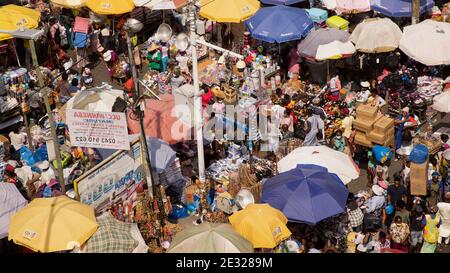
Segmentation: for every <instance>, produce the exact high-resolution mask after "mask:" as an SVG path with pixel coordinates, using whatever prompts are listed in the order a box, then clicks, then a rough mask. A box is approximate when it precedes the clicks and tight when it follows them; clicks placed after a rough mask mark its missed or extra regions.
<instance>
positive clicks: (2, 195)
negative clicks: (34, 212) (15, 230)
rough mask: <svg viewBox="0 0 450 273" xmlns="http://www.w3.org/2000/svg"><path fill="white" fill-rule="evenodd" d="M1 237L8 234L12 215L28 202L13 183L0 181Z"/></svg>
mask: <svg viewBox="0 0 450 273" xmlns="http://www.w3.org/2000/svg"><path fill="white" fill-rule="evenodd" d="M0 204H1V205H0V239H3V238H5V237H7V236H8V228H9V223H10V220H11V219H10V218H11V215H13V214H14V213H16V212H17V211H19V210H21V209H22V208H23V207H25V206H26V205H27V204H28V202H27V200H25V198H24V197H23V196H22V194H21V193H20V192H19V190H18V189H17V187H16V185H14V184H11V183H0Z"/></svg>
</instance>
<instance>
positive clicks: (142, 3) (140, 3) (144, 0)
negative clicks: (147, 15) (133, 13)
mask: <svg viewBox="0 0 450 273" xmlns="http://www.w3.org/2000/svg"><path fill="white" fill-rule="evenodd" d="M133 2H134V5H135V6H136V7H146V8H149V9H151V8H153V7H154V6H155V5H157V4H159V3H161V2H164V0H133Z"/></svg>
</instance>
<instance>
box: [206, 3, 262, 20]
mask: <svg viewBox="0 0 450 273" xmlns="http://www.w3.org/2000/svg"><path fill="white" fill-rule="evenodd" d="M200 3H201V8H200V12H199V15H200V16H202V17H204V18H206V19H209V20H211V21H215V22H219V23H240V22H242V21H245V20H247V19H248V18H250V17H251V16H253V14H255V12H256V11H258V9H259V7H260V2H259V1H258V0H203V1H201V2H200Z"/></svg>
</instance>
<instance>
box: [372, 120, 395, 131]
mask: <svg viewBox="0 0 450 273" xmlns="http://www.w3.org/2000/svg"><path fill="white" fill-rule="evenodd" d="M373 127H374V129H375V130H376V131H377V132H378V133H385V132H387V131H389V130H392V129H394V119H392V118H389V117H386V116H383V117H381V118H380V119H379V120H377V122H375V124H374V125H373Z"/></svg>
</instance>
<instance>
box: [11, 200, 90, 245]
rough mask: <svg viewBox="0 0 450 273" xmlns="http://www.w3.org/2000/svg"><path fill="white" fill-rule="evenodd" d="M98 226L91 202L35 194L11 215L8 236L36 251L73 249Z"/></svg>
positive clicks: (84, 240) (83, 241)
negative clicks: (33, 197) (26, 203)
mask: <svg viewBox="0 0 450 273" xmlns="http://www.w3.org/2000/svg"><path fill="white" fill-rule="evenodd" d="M97 228H98V224H97V221H96V219H95V214H94V209H93V208H92V207H90V206H87V205H84V204H82V203H80V202H78V201H75V200H72V199H70V198H68V197H66V196H60V197H53V198H36V199H34V200H33V201H31V203H30V204H28V206H26V207H25V208H24V209H22V210H21V211H19V212H17V213H16V214H14V215H13V216H12V218H11V224H10V226H9V236H8V240H13V241H14V243H16V244H18V245H22V246H25V247H27V248H29V249H31V250H33V251H36V252H37V251H40V252H55V251H63V250H71V249H73V248H74V247H75V246H77V245H78V246H81V245H82V244H84V243H85V242H86V241H87V240H88V239H89V238H90V237H91V236H92V234H94V233H95V231H96V230H97Z"/></svg>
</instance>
